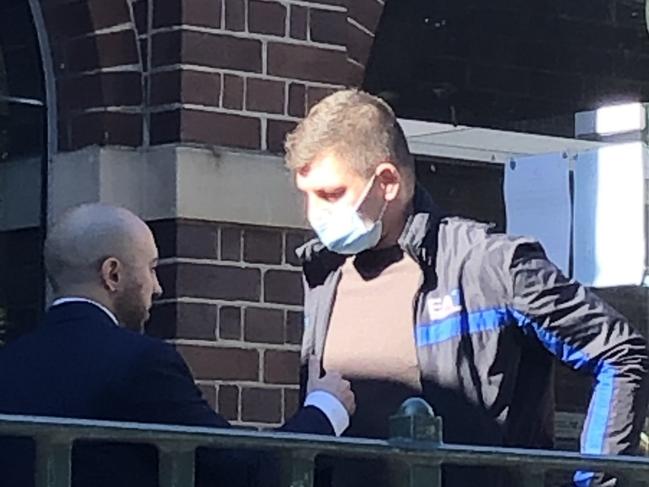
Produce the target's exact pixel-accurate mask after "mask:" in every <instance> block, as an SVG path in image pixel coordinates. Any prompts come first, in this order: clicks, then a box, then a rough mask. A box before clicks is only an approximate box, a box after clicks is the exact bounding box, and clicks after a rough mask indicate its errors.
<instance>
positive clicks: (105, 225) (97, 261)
mask: <svg viewBox="0 0 649 487" xmlns="http://www.w3.org/2000/svg"><path fill="white" fill-rule="evenodd" d="M149 233H150V231H149V229H148V227H147V225H146V224H145V223H144V222H143V221H142V220H141V219H140V218H138V217H137V216H135V215H134V214H133V213H131V212H130V211H128V210H126V209H124V208H117V207H114V206H109V205H103V204H86V205H82V206H78V207H76V208H73V209H71V210H69V211H67V212H66V213H65V214H64V215H63V216H62V217H61V219H60V220H59V221H58V223H56V225H54V226H53V227H52V229H51V230H50V232H49V234H48V237H47V240H46V242H45V265H46V267H47V272H48V275H49V278H50V281H51V283H52V286H53V287H54V290H55V291H58V289H59V288H65V287H67V286H70V285H74V286H76V285H81V284H84V283H91V282H93V281H96V282H98V281H99V270H100V269H99V268H100V265H101V262H102V261H104V260H105V259H106V258H108V257H115V258H117V259H119V260H120V261H122V262H125V263H127V262H129V261H130V260H132V257H133V255H132V252H133V250H134V249H135V248H136V247H138V246H139V245H141V244H142V240H145V239H146V237H147V236H148V234H149Z"/></svg>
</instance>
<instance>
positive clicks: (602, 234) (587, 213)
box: [573, 142, 646, 287]
mask: <svg viewBox="0 0 649 487" xmlns="http://www.w3.org/2000/svg"><path fill="white" fill-rule="evenodd" d="M645 158H646V148H645V147H644V146H643V144H642V143H640V142H635V143H631V144H619V145H614V146H608V147H603V148H600V149H597V150H593V151H587V152H584V153H581V154H579V158H578V159H577V162H576V165H575V209H574V225H573V229H574V239H573V242H574V265H575V278H577V279H578V280H579V281H581V282H582V283H584V284H586V285H589V286H594V287H609V286H624V285H639V284H641V283H642V280H643V276H644V270H645V253H646V242H645V238H646V232H645V169H644V164H645Z"/></svg>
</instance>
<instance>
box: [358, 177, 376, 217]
mask: <svg viewBox="0 0 649 487" xmlns="http://www.w3.org/2000/svg"><path fill="white" fill-rule="evenodd" d="M375 180H376V174H375V175H374V176H372V179H370V180H369V182H368V183H367V185H366V186H365V189H364V190H363V192H362V193H361V196H360V198H358V202H357V203H356V205H354V211H358V209H359V208H360V207H361V205H362V204H363V203H364V202H365V199H366V198H367V195H368V194H370V190H371V189H372V186H373V185H374V181H375Z"/></svg>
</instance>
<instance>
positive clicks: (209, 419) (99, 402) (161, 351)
mask: <svg viewBox="0 0 649 487" xmlns="http://www.w3.org/2000/svg"><path fill="white" fill-rule="evenodd" d="M157 260H158V251H157V248H156V245H155V241H154V238H153V235H152V234H151V231H150V230H149V228H148V227H147V225H146V224H145V223H144V222H143V221H142V220H140V219H139V218H138V217H137V216H135V215H134V214H133V213H131V212H129V211H127V210H125V209H122V208H115V207H111V206H106V205H100V204H89V205H83V206H80V207H77V208H74V209H72V210H70V211H69V212H67V213H66V214H65V215H64V216H63V217H62V218H61V220H60V221H59V222H58V223H57V224H56V225H55V226H54V227H53V228H52V229H51V231H50V232H49V235H48V238H47V241H46V244H45V264H46V268H47V272H48V277H49V279H50V282H51V284H52V287H53V289H54V292H55V294H56V299H55V300H54V302H53V304H52V306H51V307H50V309H49V310H48V311H47V313H46V316H45V319H44V321H43V323H42V324H41V326H39V327H37V328H36V330H35V331H34V332H32V333H30V334H28V335H25V336H23V337H21V338H19V339H17V340H15V341H14V342H12V343H10V344H8V345H6V346H5V347H3V348H0V413H5V414H27V415H38V416H58V417H72V418H84V419H99V420H116V421H136V422H150V423H162V424H178V425H191V426H211V427H229V424H228V423H227V421H225V420H224V419H223V418H222V417H220V416H219V415H217V414H216V413H215V412H214V411H213V410H212V409H211V408H210V407H209V406H208V404H207V403H206V402H205V401H204V400H203V399H202V397H201V393H200V391H199V390H198V389H197V387H196V386H195V385H194V381H193V379H192V376H191V374H190V372H189V369H188V367H187V365H186V363H185V362H184V361H183V359H182V358H181V356H180V355H179V354H178V353H177V352H176V351H175V349H174V348H173V347H171V346H170V345H167V344H166V343H164V342H162V341H160V340H157V339H153V338H150V337H147V336H144V335H142V334H141V333H140V332H141V331H142V328H143V324H144V322H145V321H146V320H147V319H148V317H149V310H150V308H151V304H152V301H153V299H154V298H155V297H156V296H159V295H160V294H161V293H162V289H161V287H160V283H159V282H158V278H157V277H156V265H157ZM354 407H355V406H354V398H353V394H352V392H351V389H350V387H349V383H348V382H347V381H345V380H343V379H342V378H341V377H340V375H339V374H335V373H330V374H327V375H325V376H324V377H322V378H319V377H318V376H316V375H314V376H313V377H312V380H311V387H310V391H309V395H308V396H307V399H306V401H305V403H304V407H303V408H302V409H301V410H300V411H299V412H298V413H297V414H296V415H295V416H294V417H293V418H291V419H290V420H289V421H288V422H287V423H286V424H285V425H284V426H283V427H282V428H280V429H281V430H282V431H292V432H303V433H315V434H338V435H339V434H340V433H342V431H343V430H344V429H345V428H346V427H347V425H348V424H349V414H350V413H352V412H353V410H354ZM33 456H34V450H33V446H32V445H31V444H30V443H29V442H28V441H26V440H20V439H3V440H0V485H2V486H3V487H13V486H16V487H28V486H30V485H33V469H32V467H31V462H32V461H33ZM156 462H157V460H156V451H155V450H154V449H153V448H151V447H147V446H126V445H115V444H101V445H97V444H94V445H90V444H87V443H81V444H79V445H78V446H77V447H76V448H75V449H74V450H73V467H72V475H73V485H74V486H75V487H103V486H106V487H108V486H120V487H125V486H126V487H127V486H138V487H146V486H149V485H151V486H153V485H157V475H156V472H157V468H156ZM261 463H268V462H266V458H264V457H262V456H260V455H253V454H250V453H236V452H202V453H201V455H200V456H199V459H198V471H197V479H198V483H199V485H210V486H216V485H224V486H228V487H230V486H235V485H237V486H238V485H244V486H254V485H257V484H258V481H259V479H260V475H259V468H258V467H259V465H260V464H261Z"/></svg>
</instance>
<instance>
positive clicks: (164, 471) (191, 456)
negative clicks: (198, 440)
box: [158, 444, 196, 487]
mask: <svg viewBox="0 0 649 487" xmlns="http://www.w3.org/2000/svg"><path fill="white" fill-rule="evenodd" d="M158 449H159V452H160V460H159V468H158V472H159V484H160V487H193V486H194V471H195V468H194V466H195V457H196V448H195V447H193V446H192V447H189V446H186V445H181V446H178V445H176V446H173V445H171V444H162V445H161V444H158Z"/></svg>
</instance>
